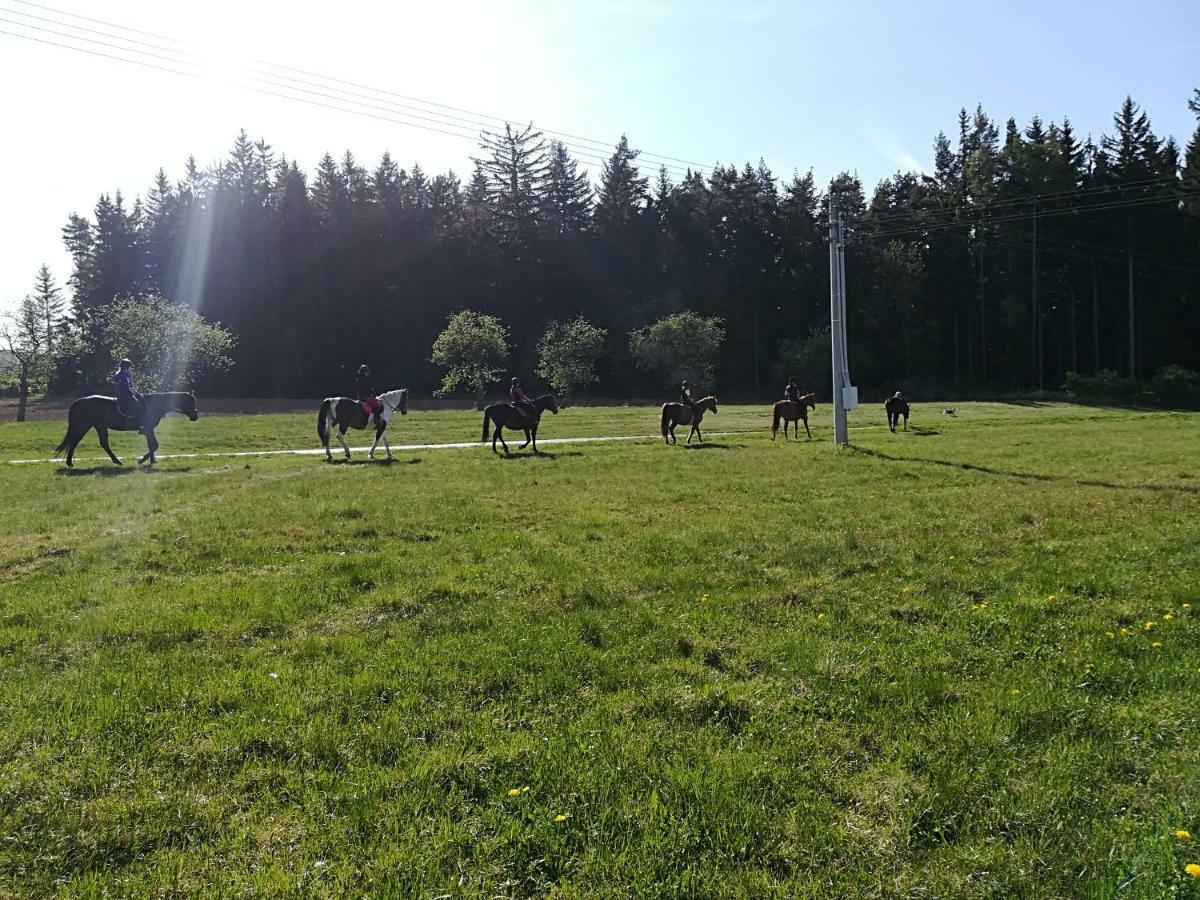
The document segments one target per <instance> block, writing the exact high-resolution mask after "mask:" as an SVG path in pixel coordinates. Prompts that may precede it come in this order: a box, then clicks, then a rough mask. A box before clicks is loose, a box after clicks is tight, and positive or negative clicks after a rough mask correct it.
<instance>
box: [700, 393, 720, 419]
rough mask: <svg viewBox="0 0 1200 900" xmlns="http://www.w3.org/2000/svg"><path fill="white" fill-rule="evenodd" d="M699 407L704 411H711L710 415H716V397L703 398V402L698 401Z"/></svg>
mask: <svg viewBox="0 0 1200 900" xmlns="http://www.w3.org/2000/svg"><path fill="white" fill-rule="evenodd" d="M700 405H701V406H703V407H704V408H705V409H709V410H712V414H713V415H714V416H715V415H716V414H717V398H716V397H705V398H704V399H703V400H701V401H700Z"/></svg>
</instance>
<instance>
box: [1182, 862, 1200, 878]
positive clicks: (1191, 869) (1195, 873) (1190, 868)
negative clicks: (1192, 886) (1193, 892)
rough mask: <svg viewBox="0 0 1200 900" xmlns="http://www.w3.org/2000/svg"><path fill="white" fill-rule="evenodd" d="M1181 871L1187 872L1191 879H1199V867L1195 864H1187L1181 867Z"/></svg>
mask: <svg viewBox="0 0 1200 900" xmlns="http://www.w3.org/2000/svg"><path fill="white" fill-rule="evenodd" d="M1183 871H1185V872H1187V873H1188V874H1189V875H1191V876H1192V877H1193V878H1200V865H1197V864H1196V863H1188V864H1187V865H1186V866H1184V867H1183Z"/></svg>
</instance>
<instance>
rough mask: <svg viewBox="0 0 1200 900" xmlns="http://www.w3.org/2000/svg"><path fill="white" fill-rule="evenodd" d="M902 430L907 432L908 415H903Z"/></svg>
mask: <svg viewBox="0 0 1200 900" xmlns="http://www.w3.org/2000/svg"><path fill="white" fill-rule="evenodd" d="M904 430H905V431H908V413H905V414H904Z"/></svg>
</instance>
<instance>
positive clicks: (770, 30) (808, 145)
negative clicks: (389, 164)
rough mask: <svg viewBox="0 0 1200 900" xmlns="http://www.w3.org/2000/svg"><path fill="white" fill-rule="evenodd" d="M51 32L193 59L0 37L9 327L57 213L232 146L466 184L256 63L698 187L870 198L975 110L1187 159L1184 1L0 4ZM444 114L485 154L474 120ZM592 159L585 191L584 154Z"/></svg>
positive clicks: (0, 253)
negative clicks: (782, 180)
mask: <svg viewBox="0 0 1200 900" xmlns="http://www.w3.org/2000/svg"><path fill="white" fill-rule="evenodd" d="M47 7H52V8H53V9H54V10H56V11H50V10H49V9H47ZM64 12H65V13H76V14H79V15H83V16H87V17H90V18H91V19H93V20H99V22H97V21H93V22H87V21H83V20H80V19H71V18H70V17H68V16H65V15H64V14H63V13H64ZM32 16H38V17H41V19H40V20H39V19H34V18H31V17H32ZM46 19H50V20H53V21H57V22H64V21H66V22H73V23H75V24H76V25H78V26H81V27H83V28H90V29H92V30H93V31H110V30H111V29H109V28H108V27H107V25H106V24H100V22H104V23H113V24H117V25H124V26H128V27H132V28H137V29H140V30H142V31H143V32H152V33H154V34H155V35H161V36H165V37H170V38H177V39H181V40H186V41H188V42H190V44H189V45H187V47H185V49H187V50H188V52H190V53H194V54H196V56H195V57H194V58H196V59H198V60H200V61H201V62H200V68H199V69H197V70H196V71H197V72H198V74H200V75H201V77H198V78H185V77H181V76H178V75H175V74H172V73H169V72H163V71H159V70H155V69H151V68H146V67H142V66H136V65H131V64H128V63H124V62H118V61H114V60H110V59H106V58H101V57H98V56H94V55H86V54H83V53H79V52H75V51H71V50H67V49H62V48H60V47H55V46H50V45H48V44H45V43H35V42H32V41H29V40H26V39H21V38H17V37H13V36H11V35H10V34H3V33H0V85H3V87H2V88H0V123H3V127H2V129H0V171H3V172H5V173H7V174H6V175H5V176H4V181H5V188H4V193H3V198H4V203H3V213H2V214H0V309H11V308H12V307H13V306H14V305H15V304H16V303H17V302H19V300H20V298H21V297H22V296H23V295H24V294H25V293H27V292H28V291H29V290H30V289H31V287H32V283H33V278H34V274H35V273H36V271H37V268H38V266H39V265H41V264H42V263H43V262H45V263H46V264H48V265H49V266H50V268H51V271H52V272H53V273H54V275H55V276H56V278H57V279H58V281H59V282H60V284H61V283H63V282H65V279H66V277H67V275H68V274H69V273H70V260H69V257H68V256H67V254H66V251H65V249H64V248H63V245H62V240H61V233H60V232H61V228H62V225H63V224H64V223H65V222H66V219H67V216H68V215H69V214H70V213H72V212H77V213H81V214H87V213H90V211H91V209H92V207H93V206H94V205H95V202H96V199H97V197H98V196H99V195H100V194H101V193H103V192H114V191H117V190H120V191H122V192H123V193H124V194H125V195H126V196H127V197H129V198H131V199H132V198H133V197H134V196H136V195H139V194H143V195H144V194H145V192H146V190H147V188H148V187H149V184H150V182H151V179H152V178H153V176H154V173H155V172H157V170H158V169H159V168H160V167H161V168H163V169H165V171H166V173H167V175H168V176H169V177H171V178H172V179H178V178H180V177H182V174H183V167H184V162H185V160H186V159H187V157H188V156H189V155H195V157H196V158H197V160H198V161H199V162H200V163H201V164H208V163H211V162H214V161H217V160H220V159H221V158H222V157H223V155H224V154H225V153H226V151H227V150H228V148H229V146H230V145H231V144H232V142H233V139H234V137H235V136H236V134H237V132H238V130H239V129H242V128H244V129H245V130H246V131H247V132H248V133H249V134H250V136H251V137H253V138H256V139H257V138H259V137H262V138H265V139H266V140H267V142H268V143H270V144H271V145H272V146H273V147H274V148H275V150H276V152H278V153H286V154H287V156H288V157H289V158H293V159H296V160H298V161H299V163H300V164H301V166H302V167H303V168H304V169H305V170H306V171H308V172H311V171H312V170H313V168H314V167H315V165H316V163H317V161H318V160H319V159H320V157H321V156H322V155H323V154H324V153H325V152H326V151H329V152H331V153H333V154H334V155H335V156H340V154H341V153H342V152H343V151H344V150H345V149H347V148H349V149H351V150H352V151H353V152H354V154H355V156H356V157H357V158H358V160H359V162H360V163H363V164H366V165H368V166H371V165H373V164H374V163H375V161H377V159H378V157H379V155H380V154H381V153H382V152H383V151H384V150H385V149H386V150H390V152H391V153H392V156H393V157H394V158H395V159H396V160H397V161H398V162H399V164H401V165H411V163H412V162H413V161H419V162H420V164H421V166H422V167H423V168H424V169H425V171H426V172H427V173H436V172H440V171H445V170H446V169H454V170H455V171H456V172H458V173H459V174H460V175H463V174H469V172H470V168H471V163H470V156H471V154H472V153H473V152H475V151H476V149H477V148H476V146H475V144H474V142H473V141H472V140H471V139H467V138H464V137H460V136H450V135H445V134H438V133H434V132H433V131H430V130H427V129H428V128H436V127H437V126H435V125H431V124H430V123H428V122H423V123H418V124H422V125H425V126H427V127H426V129H422V128H418V127H412V126H411V125H403V124H399V123H397V122H394V121H383V120H380V119H372V118H368V117H366V116H364V115H355V114H351V113H347V112H344V111H339V110H334V109H328V108H324V107H321V106H315V105H312V104H311V103H310V104H305V103H300V102H296V101H295V100H287V99H281V98H279V97H275V96H267V95H263V94H259V93H253V92H250V91H247V90H246V89H245V87H244V79H245V73H246V68H245V67H246V65H247V64H248V63H250V62H252V61H254V60H259V61H266V62H269V63H274V64H280V65H286V66H291V67H295V68H298V69H303V70H307V71H309V72H315V73H319V74H321V75H327V76H333V77H336V78H341V79H344V80H346V81H351V82H355V83H358V84H361V85H366V86H369V87H372V88H379V89H383V90H387V91H393V92H396V93H398V94H404V95H408V96H410V97H417V98H421V99H423V100H429V101H435V102H437V103H440V104H447V105H450V106H455V107H460V108H462V109H464V110H470V111H472V113H483V114H487V115H490V116H496V117H500V118H502V119H503V118H511V119H512V120H513V121H514V122H516V123H526V122H530V121H532V122H534V123H536V124H537V125H538V126H539V127H542V128H544V129H552V130H555V131H560V132H566V133H570V134H573V135H579V136H582V137H587V138H594V139H597V140H599V141H602V142H605V143H606V144H609V143H613V142H615V141H616V140H617V138H618V137H619V136H620V135H621V133H622V132H625V133H627V134H628V135H629V138H630V141H631V143H632V144H633V145H634V146H635V147H639V148H642V149H643V150H644V151H645V152H647V153H656V154H661V155H666V156H671V157H675V158H677V159H686V160H692V161H696V162H698V163H701V164H703V165H706V166H711V165H712V164H713V163H715V162H721V163H737V164H739V165H740V164H741V163H744V162H746V161H752V162H757V161H758V159H759V158H762V159H764V160H765V161H766V162H767V164H768V165H769V166H770V167H771V168H772V169H773V170H774V171H775V173H776V174H777V175H779V176H781V177H789V176H790V175H791V173H792V172H793V170H799V171H800V172H804V171H807V170H809V169H812V170H813V173H814V175H815V177H816V178H817V180H818V182H819V183H826V182H828V180H829V179H830V178H831V177H833V176H834V175H836V174H837V173H838V172H840V171H843V170H848V171H853V172H856V173H857V174H858V175H859V176H860V177H861V178H862V179H863V181H864V183H865V184H866V186H867V188H868V190H870V188H872V187H873V186H874V185H875V183H877V182H878V181H879V180H880V179H882V178H885V177H887V176H888V175H890V174H891V173H893V172H895V171H897V170H899V169H918V170H919V169H923V168H927V167H929V166H930V165H931V156H932V152H931V147H932V143H933V139H934V136H935V135H936V134H937V132H938V131H939V130H945V131H946V132H947V133H950V134H953V133H954V131H955V128H956V115H957V112H958V110H959V108H960V107H964V106H965V107H967V108H968V109H974V107H975V105H976V104H977V103H982V104H983V106H984V109H985V110H986V111H987V112H988V113H989V114H990V115H991V116H992V117H993V118H994V119H997V120H999V121H1000V122H1001V123H1003V121H1004V120H1006V119H1007V118H1008V117H1010V116H1012V117H1015V118H1016V119H1017V121H1018V122H1020V123H1022V124H1024V123H1026V122H1027V121H1028V120H1029V118H1030V117H1031V116H1033V115H1035V114H1036V115H1040V116H1041V117H1042V118H1043V119H1044V120H1047V121H1049V120H1055V121H1058V120H1061V119H1062V117H1063V116H1069V117H1070V119H1071V121H1072V123H1073V124H1074V126H1075V129H1076V131H1077V133H1079V134H1080V135H1088V134H1091V135H1093V136H1095V137H1097V138H1098V137H1099V135H1100V134H1101V133H1103V132H1105V131H1106V130H1109V129H1110V127H1111V120H1112V114H1113V113H1114V112H1115V111H1116V109H1117V108H1118V106H1119V105H1120V103H1121V101H1122V100H1123V99H1124V97H1125V95H1126V94H1130V95H1132V96H1133V97H1134V99H1135V100H1136V101H1138V102H1139V103H1140V104H1141V105H1142V106H1143V107H1144V109H1145V110H1146V111H1147V112H1148V113H1149V115H1150V118H1151V123H1152V124H1153V126H1154V128H1155V130H1156V131H1157V132H1158V133H1159V134H1160V135H1174V136H1175V137H1176V138H1177V140H1179V142H1180V143H1181V144H1185V143H1186V142H1187V140H1188V138H1189V137H1190V136H1191V134H1192V132H1193V130H1194V129H1195V127H1196V119H1195V116H1194V115H1193V114H1192V113H1191V112H1189V110H1188V109H1187V100H1188V98H1189V97H1190V96H1191V93H1192V89H1193V88H1196V87H1200V2H1197V0H1173V2H1168V0H1141V2H1138V3H1130V2H1128V0H1124V2H1112V0H1094V2H1087V3H1083V2H1066V0H1062V2H1059V0H1038V2H1028V0H1011V2H1007V3H1005V4H994V3H989V4H983V3H978V2H967V3H963V2H962V0H958V2H953V3H951V2H942V0H906V2H904V3H902V4H901V3H896V2H894V0H860V2H844V3H837V2H830V0H819V2H810V0H790V2H788V0H781V2H775V0H742V2H736V0H729V2H713V0H690V2H688V0H566V2H564V0H507V2H503V0H438V2H436V3H419V2H404V0H394V2H388V3H382V2H379V3H373V2H361V0H341V2H339V3H338V4H336V5H334V6H330V5H329V4H328V3H320V4H318V3H307V2H298V0H287V2H282V0H206V2H205V3H204V4H202V5H200V6H197V5H195V4H184V3H178V2H167V3H164V2H161V0H39V4H38V5H34V4H32V3H29V2H25V0H0V32H14V33H20V34H24V35H27V36H31V37H36V38H39V39H40V40H43V41H50V42H58V43H75V44H76V46H87V45H83V44H79V43H77V42H72V41H67V40H64V39H63V38H61V37H59V36H56V35H53V34H48V33H47V32H46V31H40V32H39V31H34V30H33V29H32V28H30V27H29V26H37V27H39V28H43V29H52V30H54V31H58V32H62V33H67V32H68V31H69V29H66V28H63V27H62V26H61V25H56V24H52V23H51V22H47V21H44V20H46ZM15 23H23V24H15ZM71 33H74V34H76V35H78V36H81V37H90V38H92V39H94V40H97V41H104V40H106V38H104V37H102V36H99V35H97V34H94V33H87V32H82V31H74V32H71ZM131 36H134V37H137V38H138V39H139V40H144V41H146V42H147V43H149V44H163V43H164V42H163V41H162V40H161V39H160V38H158V37H149V36H147V35H141V36H137V35H131ZM109 42H111V41H109ZM90 49H92V50H94V51H96V52H99V53H112V54H114V55H120V54H118V53H116V51H113V50H111V49H109V48H105V47H100V46H96V45H94V44H93V45H90ZM139 49H141V50H144V51H146V52H148V53H155V52H157V51H156V50H154V49H152V48H151V47H149V46H146V45H139ZM141 59H142V60H143V61H144V62H149V63H158V61H157V60H154V59H152V58H150V57H141ZM171 67H172V68H174V67H175V66H174V65H172V66H171ZM290 77H291V78H292V79H293V80H292V82H291V83H292V84H293V85H295V84H297V82H296V81H295V80H294V79H295V78H301V77H306V76H298V75H295V74H293V75H292V76H290ZM260 86H261V83H260ZM309 89H311V88H309ZM307 97H308V99H309V100H310V101H312V102H314V103H318V104H320V103H329V100H328V99H326V98H322V97H317V96H314V95H312V94H310V95H307ZM377 97H378V100H379V102H378V103H375V104H374V105H375V106H378V105H380V104H385V103H387V102H389V101H390V102H407V101H403V100H400V101H397V100H396V98H394V97H388V96H385V95H377ZM359 109H360V112H365V113H371V114H378V115H383V116H388V117H394V116H393V115H392V114H391V113H388V112H385V111H383V110H371V109H364V108H362V107H360V108H359ZM452 115H458V116H462V117H463V118H465V119H468V120H470V123H456V124H457V127H458V128H459V129H461V130H464V131H466V132H469V133H470V134H477V133H478V130H479V129H478V127H477V125H475V124H471V123H473V122H476V121H478V116H474V115H463V114H461V113H452ZM431 117H432V114H431ZM594 152H596V153H597V155H598V156H603V155H604V151H603V150H599V149H598V150H595V151H594ZM582 162H583V165H584V167H585V168H587V169H588V170H589V171H590V172H591V173H592V175H593V176H595V175H597V174H598V172H599V168H600V166H599V162H598V159H597V158H594V157H586V158H582ZM647 165H648V166H650V165H652V164H651V163H647Z"/></svg>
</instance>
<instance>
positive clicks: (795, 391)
mask: <svg viewBox="0 0 1200 900" xmlns="http://www.w3.org/2000/svg"><path fill="white" fill-rule="evenodd" d="M783 399H784V400H791V401H792V402H793V403H796V404H798V403H799V402H800V388H798V387H796V379H795V378H789V379H788V383H787V387H785V388H784V389H783Z"/></svg>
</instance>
